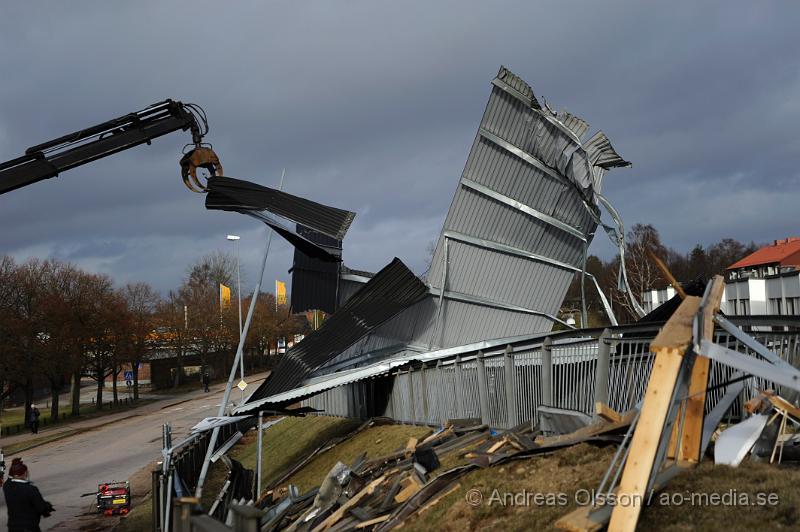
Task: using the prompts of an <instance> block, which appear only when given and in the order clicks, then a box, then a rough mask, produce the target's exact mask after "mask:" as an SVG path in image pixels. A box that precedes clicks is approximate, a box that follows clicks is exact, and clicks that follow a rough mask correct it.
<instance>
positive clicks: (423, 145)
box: [0, 1, 800, 291]
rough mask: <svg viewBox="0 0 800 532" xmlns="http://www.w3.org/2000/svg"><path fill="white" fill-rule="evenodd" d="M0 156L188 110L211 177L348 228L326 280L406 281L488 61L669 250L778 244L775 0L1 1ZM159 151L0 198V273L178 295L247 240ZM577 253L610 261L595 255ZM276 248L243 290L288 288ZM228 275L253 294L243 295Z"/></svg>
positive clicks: (789, 225)
mask: <svg viewBox="0 0 800 532" xmlns="http://www.w3.org/2000/svg"><path fill="white" fill-rule="evenodd" d="M3 9H4V13H3V16H2V17H1V18H0V35H2V37H0V38H1V39H2V43H3V46H2V50H3V51H2V53H1V54H0V69H2V72H3V81H2V83H0V160H6V159H11V158H13V157H16V156H18V155H20V154H21V153H22V152H23V151H24V150H25V148H26V147H28V146H31V145H34V144H37V143H40V142H43V141H45V140H49V139H52V138H55V137H57V136H59V135H61V134H64V133H67V132H70V131H74V130H77V129H81V128H84V127H88V126H90V125H93V124H95V123H98V122H101V121H105V120H108V119H110V118H113V117H116V116H119V115H122V114H125V113H127V112H131V111H135V110H138V109H141V108H143V107H145V106H147V105H148V104H150V103H153V102H156V101H159V100H162V99H164V98H173V99H178V100H182V101H185V102H194V103H197V104H199V105H201V106H202V107H203V108H204V109H205V110H206V112H207V113H208V116H209V121H210V124H211V131H210V133H209V135H208V137H207V140H208V141H209V142H211V143H212V144H213V146H214V149H215V150H216V152H217V153H218V154H219V155H220V158H221V159H222V163H223V165H224V167H225V170H226V174H227V175H230V176H232V177H237V178H241V179H248V180H252V181H256V182H258V183H260V184H263V185H267V186H276V185H277V183H278V181H279V178H280V173H281V169H282V168H286V182H285V187H284V189H285V190H286V191H288V192H291V193H293V194H298V195H302V196H305V197H308V198H311V199H314V200H316V201H320V202H322V203H326V204H329V205H332V206H336V207H340V208H343V209H348V210H352V211H355V212H357V213H358V214H357V216H356V219H355V221H354V223H353V226H352V228H351V231H350V233H349V234H348V236H347V239H346V240H345V262H346V263H347V264H348V265H349V266H351V267H355V268H359V269H366V270H373V271H375V270H378V269H380V268H381V267H382V266H383V265H385V264H386V263H387V262H389V261H390V260H391V259H392V257H394V256H398V257H400V258H401V259H403V260H404V261H405V262H406V263H407V264H408V265H409V266H410V267H411V268H412V269H413V270H414V271H415V272H417V273H422V271H424V269H425V267H426V264H427V260H428V256H427V255H428V253H427V251H426V247H427V245H428V243H429V242H430V241H432V240H433V239H435V238H436V236H437V235H438V233H439V231H440V229H441V225H442V223H443V221H444V216H445V214H446V211H447V208H448V206H449V204H450V200H451V198H452V195H453V190H454V187H455V186H456V183H457V181H458V178H459V176H460V174H461V170H462V168H463V165H464V162H465V160H466V157H467V154H468V152H469V147H470V145H471V142H472V140H473V138H474V135H475V130H476V127H477V124H478V122H479V121H480V118H481V114H482V112H483V108H484V105H485V102H486V99H487V98H488V94H489V82H490V80H491V79H492V77H493V76H494V74H495V73H496V72H497V69H498V67H499V66H500V65H501V64H505V65H506V66H508V67H509V68H510V69H512V70H513V71H514V72H515V73H517V74H519V75H520V76H521V77H523V78H524V79H526V80H527V81H529V82H530V83H531V85H532V86H533V89H534V91H535V93H536V94H537V96H540V97H543V98H544V99H545V100H546V101H547V102H548V104H550V105H551V106H552V107H554V108H566V109H568V110H569V111H571V112H573V113H575V114H577V115H579V116H581V117H583V118H584V119H586V120H587V121H588V122H589V123H590V125H591V126H592V130H595V129H602V130H603V131H605V132H606V134H607V135H608V136H609V137H610V138H611V140H612V142H613V143H614V146H615V148H616V149H617V151H619V153H620V154H621V155H623V156H624V157H625V158H626V159H628V160H630V161H632V162H633V167H632V168H630V169H622V170H616V171H613V172H612V173H610V174H609V175H608V176H607V177H606V181H605V184H604V193H605V194H606V196H607V197H608V198H609V199H610V200H611V201H612V202H613V203H614V204H615V206H616V207H617V209H618V210H619V211H620V213H621V214H622V216H623V219H624V221H625V223H626V225H627V226H630V225H632V224H634V223H652V224H654V225H655V226H656V227H657V228H658V229H659V230H660V232H661V234H662V237H663V239H664V241H665V242H666V243H667V244H668V245H670V246H673V247H675V248H677V249H681V250H688V249H689V248H690V247H691V246H692V245H694V244H696V243H701V244H708V243H711V242H714V241H717V240H719V239H720V238H723V237H733V238H737V239H739V240H746V241H749V240H755V241H757V242H763V241H769V240H772V239H775V238H782V237H785V236H789V235H796V234H800V228H798V226H797V214H796V213H797V202H798V198H800V176H799V175H798V170H797V164H796V162H795V161H796V158H797V153H798V148H799V147H800V146H798V144H800V141H798V140H797V137H796V136H795V134H794V133H795V132H794V127H795V124H796V123H797V122H798V119H800V97H798V95H800V54H799V53H798V45H797V37H796V22H797V20H800V17H798V15H800V8H798V7H797V6H795V5H794V4H789V3H783V4H780V3H748V2H733V3H731V2H718V3H703V4H702V5H701V6H698V5H696V4H695V3H692V2H683V3H680V2H678V3H676V2H670V3H665V4H662V5H660V6H655V5H653V4H651V3H647V5H644V3H641V2H581V3H578V2H396V1H395V2H388V1H385V2H384V1H380V2H378V1H348V2H345V1H336V2H331V1H328V2H322V1H319V2H224V3H223V2H196V1H195V2H156V1H141V2H128V3H111V2H100V1H96V2H69V3H67V2H61V3H55V2H52V3H46V4H45V3H35V4H34V3H28V2H25V3H22V2H19V3H16V2H15V3H7V4H6V5H5V6H4V8H3ZM189 140H190V139H189V137H188V135H186V134H180V133H176V134H172V135H169V136H167V137H163V138H160V139H157V140H156V141H154V142H153V144H152V145H151V146H142V147H138V148H135V149H133V150H129V151H127V152H124V153H121V154H118V155H116V156H113V157H110V158H106V159H104V160H101V161H97V162H95V163H93V164H90V165H86V166H83V167H80V168H77V169H75V170H71V171H69V172H65V173H63V174H62V175H61V176H60V177H59V178H57V179H52V180H47V181H44V182H41V183H38V184H35V185H31V186H29V187H26V188H23V189H20V190H17V191H15V192H11V193H8V194H5V195H3V196H0V227H2V231H0V254H10V255H13V256H15V257H17V258H19V259H24V258H26V257H30V256H38V257H49V256H54V257H58V258H61V259H64V260H69V261H72V262H74V263H76V264H78V265H80V266H82V267H84V268H87V269H90V270H93V271H100V272H106V273H109V274H111V275H112V276H113V277H114V279H115V280H117V281H118V282H119V283H125V282H129V281H139V280H142V281H147V282H150V283H152V284H153V285H154V286H156V287H157V288H158V289H159V290H162V291H163V290H167V289H169V288H171V287H174V286H177V285H178V284H179V283H180V280H181V278H182V277H183V276H184V274H185V269H186V266H187V264H188V263H189V262H191V261H192V260H194V259H196V258H197V257H199V256H200V255H203V254H206V253H208V252H211V251H214V250H216V249H231V248H229V247H227V246H229V245H230V244H229V243H227V242H226V241H225V235H226V234H230V233H235V234H239V235H241V236H242V241H241V242H242V249H241V252H242V261H243V267H244V270H245V272H246V273H249V274H250V276H249V277H252V276H253V274H254V272H255V271H256V269H257V267H258V264H257V263H258V260H259V255H260V254H261V253H262V251H263V247H264V245H265V238H264V236H265V234H266V231H265V228H264V227H263V226H260V225H259V224H258V223H257V222H254V221H253V220H251V219H249V218H247V217H244V216H241V215H238V214H234V213H227V212H210V211H206V210H205V209H204V207H203V197H202V196H201V195H199V194H193V193H191V192H189V191H187V190H186V189H185V188H184V187H183V184H182V183H181V181H180V178H179V168H178V163H177V162H178V158H179V157H180V153H181V150H182V148H183V146H184V144H186V143H187V142H188V141H189ZM590 251H591V252H593V253H596V254H599V255H601V256H603V257H606V258H608V257H610V256H611V255H612V254H613V249H612V248H611V246H610V244H608V243H607V241H606V239H605V237H604V236H602V235H598V237H597V238H596V241H595V243H594V244H593V246H592V248H591V250H590ZM290 266H291V248H290V247H289V246H288V244H285V243H284V242H282V241H280V240H279V239H276V240H275V241H274V242H273V248H272V254H271V259H270V262H269V267H268V273H267V277H266V282H267V286H269V284H270V282H271V281H270V279H271V278H283V279H287V278H288V275H287V274H286V270H288V268H289V267H290ZM249 277H248V279H247V280H248V282H249V283H250V284H252V283H253V282H254V280H253V279H251V278H249Z"/></svg>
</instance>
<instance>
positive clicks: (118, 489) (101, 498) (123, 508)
mask: <svg viewBox="0 0 800 532" xmlns="http://www.w3.org/2000/svg"><path fill="white" fill-rule="evenodd" d="M130 511H131V487H130V484H129V483H128V481H127V480H126V481H125V482H109V483H106V484H99V485H98V486H97V513H102V514H103V515H114V514H119V515H125V514H127V513H128V512H130Z"/></svg>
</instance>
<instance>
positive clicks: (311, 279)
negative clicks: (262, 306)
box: [290, 224, 343, 314]
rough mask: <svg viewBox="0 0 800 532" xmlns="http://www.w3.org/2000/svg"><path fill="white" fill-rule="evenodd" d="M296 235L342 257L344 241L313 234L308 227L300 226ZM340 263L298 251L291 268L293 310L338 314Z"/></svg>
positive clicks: (314, 232) (295, 252) (316, 233)
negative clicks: (313, 310) (336, 312)
mask: <svg viewBox="0 0 800 532" xmlns="http://www.w3.org/2000/svg"><path fill="white" fill-rule="evenodd" d="M297 233H298V234H300V235H302V236H304V237H306V238H308V239H309V240H310V241H312V242H314V243H315V244H318V245H320V246H322V247H324V249H326V250H327V251H328V252H329V253H331V254H333V255H336V256H338V257H339V258H340V259H341V256H342V241H341V240H336V239H335V238H331V237H329V236H328V235H324V234H322V233H320V232H319V231H314V230H313V229H311V228H309V227H305V226H303V225H300V224H298V225H297ZM342 267H343V266H342V265H341V263H332V262H330V261H323V260H320V259H317V258H315V257H311V256H309V255H308V254H306V253H303V251H302V250H300V249H297V248H295V251H294V262H293V264H292V269H291V270H290V272H291V274H292V300H291V305H292V311H293V312H305V311H307V310H312V309H315V310H323V311H325V312H327V313H328V314H333V313H334V312H335V311H336V308H337V304H336V300H337V293H338V291H339V286H338V283H339V270H340V269H341V268H342Z"/></svg>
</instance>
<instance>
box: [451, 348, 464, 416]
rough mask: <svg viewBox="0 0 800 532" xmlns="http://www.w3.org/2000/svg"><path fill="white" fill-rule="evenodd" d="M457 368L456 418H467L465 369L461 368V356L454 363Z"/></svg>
mask: <svg viewBox="0 0 800 532" xmlns="http://www.w3.org/2000/svg"><path fill="white" fill-rule="evenodd" d="M454 365H455V368H456V370H455V371H456V386H455V388H456V413H455V417H456V418H458V417H462V412H463V413H464V414H463V417H467V415H466V411H467V409H466V407H465V406H464V369H463V368H462V367H461V355H458V356H456V361H455V363H454Z"/></svg>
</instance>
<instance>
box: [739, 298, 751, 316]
mask: <svg viewBox="0 0 800 532" xmlns="http://www.w3.org/2000/svg"><path fill="white" fill-rule="evenodd" d="M739 310H740V311H741V312H742V315H743V316H749V315H750V300H749V299H740V300H739Z"/></svg>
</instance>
